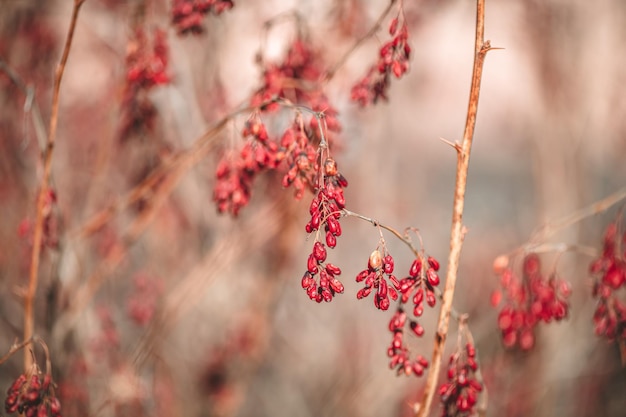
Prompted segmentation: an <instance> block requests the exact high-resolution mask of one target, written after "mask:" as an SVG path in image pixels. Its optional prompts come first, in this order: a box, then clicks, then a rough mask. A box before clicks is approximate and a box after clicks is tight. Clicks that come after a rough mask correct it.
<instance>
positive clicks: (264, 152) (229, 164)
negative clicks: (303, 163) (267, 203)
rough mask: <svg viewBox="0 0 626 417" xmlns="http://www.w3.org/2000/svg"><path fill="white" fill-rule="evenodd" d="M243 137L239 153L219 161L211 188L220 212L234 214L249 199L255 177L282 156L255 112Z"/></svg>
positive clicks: (275, 165) (273, 166) (273, 165)
mask: <svg viewBox="0 0 626 417" xmlns="http://www.w3.org/2000/svg"><path fill="white" fill-rule="evenodd" d="M242 136H243V137H245V138H247V141H246V143H245V145H244V146H243V148H241V150H240V151H239V154H238V155H228V154H227V155H225V156H224V157H223V158H222V159H221V160H220V162H219V164H218V166H217V170H216V176H217V182H216V183H215V188H214V190H213V200H214V201H215V202H216V204H217V210H218V211H219V212H220V213H224V212H230V213H231V214H233V215H234V216H236V215H237V214H238V213H239V210H240V209H241V208H242V207H244V206H246V205H247V204H248V202H249V201H250V195H251V192H252V185H253V183H254V180H255V179H256V177H257V176H258V175H259V174H260V173H262V172H264V171H266V170H268V169H275V168H276V167H277V166H278V165H279V164H280V162H281V160H282V158H283V157H284V156H283V155H284V154H283V153H281V152H279V148H278V145H277V144H276V142H275V141H272V140H270V139H269V136H268V134H267V130H266V129H265V125H264V124H263V122H262V121H261V119H260V117H259V115H258V114H254V115H253V116H252V117H251V118H250V119H248V121H247V122H246V124H245V127H244V129H243V131H242Z"/></svg>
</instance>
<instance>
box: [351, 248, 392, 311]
mask: <svg viewBox="0 0 626 417" xmlns="http://www.w3.org/2000/svg"><path fill="white" fill-rule="evenodd" d="M385 252H386V250H385ZM393 268H394V260H393V257H392V256H391V255H390V254H389V253H386V254H385V256H384V257H383V255H382V254H381V253H380V251H379V250H378V249H376V250H375V251H373V252H372V253H371V254H370V257H369V259H368V261H367V269H364V270H363V271H361V272H359V273H358V275H357V276H356V282H364V284H365V286H364V287H363V288H361V289H360V290H359V291H358V292H357V294H356V298H357V299H359V300H360V299H361V298H365V297H367V296H368V295H370V293H371V292H372V291H373V290H374V289H376V294H375V295H374V306H376V308H378V309H380V310H383V311H384V310H387V309H389V305H390V301H389V298H391V299H392V300H394V301H395V300H397V299H398V291H397V289H399V288H400V283H399V282H398V279H397V278H396V277H395V276H394V275H393ZM385 275H386V276H387V279H389V281H390V282H391V285H389V284H388V283H387V280H386V279H385Z"/></svg>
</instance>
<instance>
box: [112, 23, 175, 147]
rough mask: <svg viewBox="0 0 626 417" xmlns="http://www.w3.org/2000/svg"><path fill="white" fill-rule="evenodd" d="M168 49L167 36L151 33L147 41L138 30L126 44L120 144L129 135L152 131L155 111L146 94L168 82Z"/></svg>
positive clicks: (156, 31) (159, 30)
mask: <svg viewBox="0 0 626 417" xmlns="http://www.w3.org/2000/svg"><path fill="white" fill-rule="evenodd" d="M168 49H169V48H168V45H167V35H166V33H165V31H163V30H161V29H155V31H154V33H153V36H152V39H149V38H148V36H147V35H146V33H145V32H144V30H143V29H142V28H139V29H137V30H136V31H135V33H134V38H133V39H131V40H130V41H129V43H128V49H127V54H126V67H127V70H126V86H125V89H124V95H123V98H122V126H121V134H120V136H121V138H122V140H124V139H127V138H128V137H129V136H130V135H131V134H132V133H138V132H142V131H150V130H152V128H153V127H154V120H155V119H156V115H157V110H156V107H155V106H154V104H153V103H152V101H151V100H150V98H149V97H148V93H149V91H150V90H151V89H152V88H154V87H156V86H159V85H164V84H168V83H169V82H170V77H169V76H168V75H167V65H168Z"/></svg>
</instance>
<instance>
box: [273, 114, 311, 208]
mask: <svg viewBox="0 0 626 417" xmlns="http://www.w3.org/2000/svg"><path fill="white" fill-rule="evenodd" d="M280 145H281V149H283V150H284V154H285V162H286V163H287V166H288V167H289V170H288V171H287V173H286V174H285V175H284V176H283V180H282V184H283V187H285V188H287V187H289V186H293V188H294V189H295V197H296V199H298V200H299V199H301V198H302V197H303V196H304V190H305V189H306V188H308V189H310V190H313V189H314V188H315V179H316V176H317V173H316V171H315V160H316V158H317V150H316V148H315V147H314V146H313V144H312V141H311V139H310V138H309V136H308V133H307V131H306V129H305V128H304V123H303V121H302V117H301V115H297V117H296V121H295V122H294V123H293V125H292V127H291V128H289V129H287V130H285V133H284V134H283V137H282V138H281V140H280Z"/></svg>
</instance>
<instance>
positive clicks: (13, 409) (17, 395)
mask: <svg viewBox="0 0 626 417" xmlns="http://www.w3.org/2000/svg"><path fill="white" fill-rule="evenodd" d="M53 385H54V384H53V383H52V378H51V377H50V375H49V374H45V375H43V376H42V375H40V374H38V373H34V374H33V375H30V376H26V375H24V374H22V375H20V376H19V377H18V378H17V379H16V380H15V381H14V382H13V384H11V386H10V387H9V389H8V390H7V399H6V400H5V402H4V409H5V411H6V412H7V413H9V414H13V413H20V414H23V415H24V416H26V417H44V416H51V417H61V402H60V401H59V399H58V398H57V397H56V396H55V395H54V389H53Z"/></svg>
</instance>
